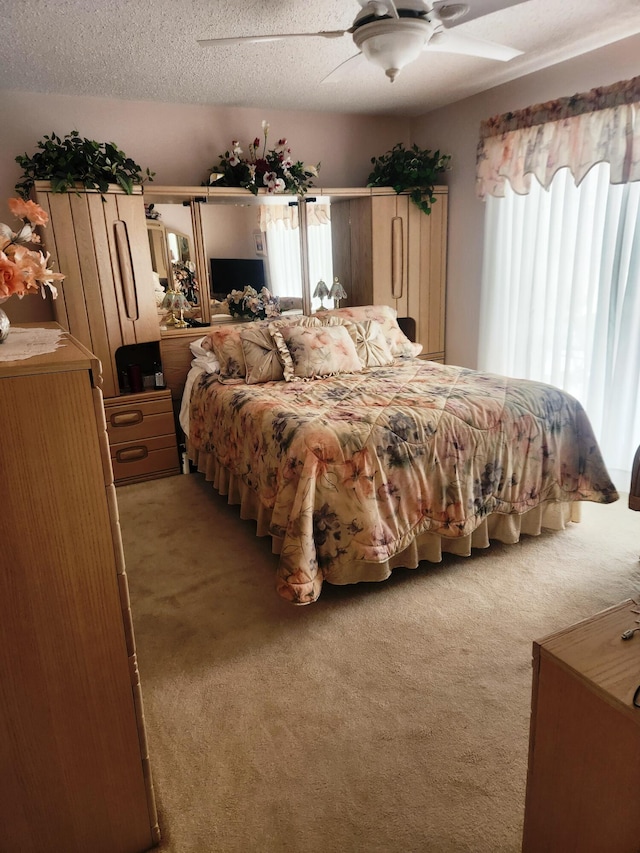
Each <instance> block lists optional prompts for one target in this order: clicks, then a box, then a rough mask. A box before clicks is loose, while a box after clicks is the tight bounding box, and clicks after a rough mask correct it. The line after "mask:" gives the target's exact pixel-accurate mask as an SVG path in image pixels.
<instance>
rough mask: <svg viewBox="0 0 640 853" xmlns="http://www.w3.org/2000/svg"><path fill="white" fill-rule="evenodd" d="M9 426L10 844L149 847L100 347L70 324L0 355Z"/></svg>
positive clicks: (3, 829) (4, 845) (135, 851)
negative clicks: (16, 356)
mask: <svg viewBox="0 0 640 853" xmlns="http://www.w3.org/2000/svg"><path fill="white" fill-rule="evenodd" d="M47 325H48V326H49V327H53V326H54V325H55V324H47ZM13 333H14V332H13V330H12V333H11V334H13ZM0 435H1V436H2V440H1V441H0V470H1V471H2V474H1V483H2V494H3V500H2V526H1V531H2V544H1V546H0V549H1V553H2V560H1V561H0V851H2V852H3V853H9V852H10V853H16V851H20V853H40V851H42V853H45V851H46V853H52V851H56V853H57V851H60V853H62V851H64V853H87V851H92V853H102V851H103V852H104V853H139V851H143V850H147V849H149V848H150V847H151V846H153V845H154V844H155V843H157V842H158V840H159V830H158V823H157V817H156V809H155V803H154V796H153V786H152V782H151V773H150V766H149V756H148V751H147V744H146V736H145V727H144V716H143V707H142V696H141V689H140V680H139V676H138V668H137V661H136V653H135V644H134V635H133V630H132V622H131V612H130V609H129V596H128V586H127V578H126V574H125V563H124V556H123V551H122V542H121V537H120V526H119V522H118V507H117V503H116V494H115V488H114V485H113V477H112V469H111V463H110V458H109V446H108V442H107V433H106V428H105V418H104V410H103V405H102V393H101V390H100V375H99V362H98V360H97V359H96V358H95V356H93V355H92V354H91V353H90V352H89V351H88V350H86V349H85V348H84V347H83V346H82V345H81V344H80V343H78V342H77V341H75V340H74V339H72V338H70V337H69V336H68V335H66V334H65V335H64V345H63V346H62V347H60V348H59V349H57V350H56V351H55V352H52V353H48V354H47V355H41V356H35V357H32V358H28V359H24V360H21V361H2V362H0Z"/></svg>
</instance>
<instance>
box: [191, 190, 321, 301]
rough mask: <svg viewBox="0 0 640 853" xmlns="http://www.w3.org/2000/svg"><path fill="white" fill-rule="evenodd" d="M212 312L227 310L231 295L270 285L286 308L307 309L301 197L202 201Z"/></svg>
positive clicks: (227, 198)
mask: <svg viewBox="0 0 640 853" xmlns="http://www.w3.org/2000/svg"><path fill="white" fill-rule="evenodd" d="M200 215H201V220H202V239H203V247H204V257H205V258H206V262H207V264H208V268H207V273H208V276H209V297H210V300H211V314H212V316H215V315H218V314H223V313H224V314H226V313H228V308H227V305H226V297H227V295H228V294H229V293H231V291H232V290H243V289H244V288H245V287H246V286H251V287H254V288H255V289H256V290H258V291H259V290H260V289H261V288H262V287H267V288H268V289H269V290H270V291H271V293H273V294H274V296H277V297H279V299H280V308H281V310H282V311H293V312H296V311H298V312H299V311H302V310H303V308H304V292H305V287H304V280H305V273H304V270H303V265H302V260H301V259H302V247H301V241H302V238H303V235H302V233H301V228H300V216H299V208H298V200H297V198H296V197H295V196H281V195H278V196H258V197H255V196H247V195H243V196H242V197H240V198H239V197H238V196H237V195H235V196H232V197H226V198H225V197H224V196H223V195H220V196H218V195H217V194H216V197H215V198H209V199H208V203H207V204H205V205H200Z"/></svg>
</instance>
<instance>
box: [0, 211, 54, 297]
mask: <svg viewBox="0 0 640 853" xmlns="http://www.w3.org/2000/svg"><path fill="white" fill-rule="evenodd" d="M8 203H9V209H10V211H11V213H13V215H14V216H15V217H16V218H17V219H21V220H22V227H21V228H20V229H19V230H18V231H13V230H12V229H11V228H10V227H9V226H8V225H5V224H4V223H3V222H0V302H3V301H4V300H5V299H8V298H9V297H10V296H14V295H16V296H17V297H18V299H22V298H23V297H24V296H27V295H28V294H30V293H37V292H38V291H40V292H41V294H42V298H43V299H44V297H45V296H46V291H47V288H48V289H49V291H50V292H51V295H52V297H53V298H54V299H55V298H56V297H57V295H58V290H57V288H56V287H55V285H54V283H53V282H54V281H62V279H63V278H64V275H62V273H59V272H53V271H52V270H50V269H48V264H49V258H50V255H49V253H48V252H47V254H46V255H45V254H44V253H43V252H41V251H40V250H34V249H30V248H28V247H29V246H30V245H37V244H38V243H40V237H39V236H38V235H37V234H36V233H35V231H34V227H35V226H36V225H46V224H47V222H48V221H49V216H48V214H47V213H46V212H45V211H44V210H43V209H42V208H41V207H40V205H38V204H36V203H35V202H33V201H24V200H23V199H19V198H10V199H9V202H8Z"/></svg>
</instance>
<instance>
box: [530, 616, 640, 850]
mask: <svg viewBox="0 0 640 853" xmlns="http://www.w3.org/2000/svg"><path fill="white" fill-rule="evenodd" d="M639 610H640V607H638V604H637V602H634V601H632V600H629V601H625V602H623V603H622V604H619V605H617V606H616V607H613V608H610V609H609V610H605V611H603V612H602V613H599V614H597V615H596V616H594V617H592V618H590V619H587V620H585V621H584V622H580V623H578V624H577V625H574V626H572V627H570V628H568V629H566V630H564V631H560V632H558V633H557V634H553V635H551V636H549V637H546V638H545V639H544V640H540V641H539V642H536V643H534V645H533V693H532V708H531V734H530V745H529V771H528V777H527V795H526V806H525V821H524V837H523V848H522V849H523V851H524V853H605V851H606V853H637V851H638V850H639V849H640V795H639V793H638V778H639V776H640V708H636V707H634V705H633V697H634V693H635V691H636V689H637V688H638V686H639V685H640V632H638V633H637V634H634V636H633V637H632V639H629V640H623V639H622V634H623V633H624V632H625V631H628V630H630V629H634V628H638V627H640V626H639V625H638V623H637V622H636V620H637V619H638V618H639V617H638V611H639Z"/></svg>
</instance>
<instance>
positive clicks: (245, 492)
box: [189, 450, 580, 584]
mask: <svg viewBox="0 0 640 853" xmlns="http://www.w3.org/2000/svg"><path fill="white" fill-rule="evenodd" d="M189 457H190V459H191V461H192V462H193V464H194V465H195V466H196V468H197V470H198V471H199V472H200V473H202V474H204V475H205V478H206V479H207V480H208V481H209V482H211V483H212V485H213V487H214V488H215V489H216V491H217V492H219V494H221V495H226V496H227V499H228V503H229V504H230V505H239V506H240V517H241V518H242V519H252V520H253V521H255V522H256V523H257V531H256V533H257V535H258V536H271V541H272V551H273V553H274V554H280V552H281V550H282V543H283V540H282V539H281V538H279V537H276V536H273V535H272V534H271V532H270V523H271V510H270V509H269V508H268V507H265V506H264V504H263V503H262V502H261V501H260V499H259V498H258V496H257V494H256V493H255V492H254V491H253V490H252V489H251V488H249V487H248V486H247V485H246V484H245V483H244V482H243V481H242V480H240V479H238V478H237V477H235V476H234V475H233V474H232V473H231V472H230V471H228V470H227V469H226V468H225V467H224V466H222V465H220V464H219V463H218V460H217V459H216V458H215V456H214V455H213V454H210V453H204V452H202V451H200V452H198V451H193V450H191V451H190V452H189ZM572 521H574V522H577V521H580V504H579V503H578V502H576V501H569V502H562V503H561V502H557V501H550V502H546V503H542V504H540V505H538V506H536V507H534V508H533V509H530V510H529V511H528V512H526V513H523V514H522V515H515V514H512V513H511V514H502V513H494V514H493V515H490V516H487V518H485V519H484V520H483V522H482V523H481V524H480V526H479V527H477V528H476V529H475V530H474V531H473V533H471V534H470V535H469V536H460V537H455V538H451V537H447V536H440V535H439V534H437V533H422V534H420V535H419V536H417V537H416V538H415V539H414V540H413V542H412V543H411V544H410V545H409V546H408V547H407V548H405V549H404V550H402V551H400V552H399V553H397V554H395V555H394V556H393V557H391V558H390V559H388V560H385V561H384V562H382V563H370V562H365V561H358V562H357V563H352V564H349V565H346V566H340V568H339V570H338V571H332V572H331V574H329V575H326V576H325V577H324V580H325V581H327V582H328V583H332V584H348V583H358V582H360V581H382V580H386V579H387V578H388V577H389V575H390V574H391V572H392V570H393V569H395V568H399V567H403V568H407V569H415V568H417V567H418V564H419V563H420V561H421V560H427V561H428V562H431V563H439V562H440V561H441V560H442V555H443V554H444V553H448V554H455V555H457V556H459V557H469V556H470V555H471V549H472V548H488V547H489V545H490V540H492V539H493V540H497V541H499V542H504V543H505V544H507V545H512V544H514V543H515V542H517V541H518V540H519V539H520V536H521V535H522V534H523V533H524V534H526V535H529V536H538V535H539V534H540V532H541V531H542V529H543V528H544V529H548V530H564V529H565V528H566V527H567V526H568V524H569V523H570V522H572Z"/></svg>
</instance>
